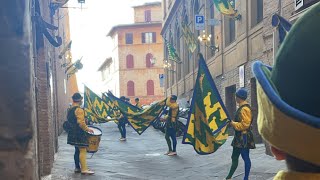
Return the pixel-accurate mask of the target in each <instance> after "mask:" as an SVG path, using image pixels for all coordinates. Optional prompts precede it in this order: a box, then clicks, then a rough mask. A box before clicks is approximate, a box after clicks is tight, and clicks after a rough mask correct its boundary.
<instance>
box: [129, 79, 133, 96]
mask: <svg viewBox="0 0 320 180" xmlns="http://www.w3.org/2000/svg"><path fill="white" fill-rule="evenodd" d="M127 94H128V96H134V82H133V81H128V83H127Z"/></svg>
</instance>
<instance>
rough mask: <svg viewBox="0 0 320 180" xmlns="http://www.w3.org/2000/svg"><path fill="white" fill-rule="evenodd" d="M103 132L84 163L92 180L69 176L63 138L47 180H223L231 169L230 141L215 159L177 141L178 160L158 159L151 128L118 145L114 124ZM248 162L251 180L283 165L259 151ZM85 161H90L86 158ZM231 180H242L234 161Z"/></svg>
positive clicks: (69, 151)
mask: <svg viewBox="0 0 320 180" xmlns="http://www.w3.org/2000/svg"><path fill="white" fill-rule="evenodd" d="M97 127H99V128H101V129H102V131H103V135H102V140H101V142H100V147H99V151H98V152H97V153H96V154H94V156H93V157H92V158H91V159H88V165H89V167H90V169H92V170H94V171H95V175H92V176H84V175H80V174H74V173H73V169H74V164H73V153H74V147H73V146H70V145H67V144H66V137H67V136H66V134H65V133H63V134H62V135H61V136H60V137H59V152H58V153H57V155H56V158H55V159H56V160H55V163H54V167H53V170H52V174H51V175H50V176H48V177H47V178H48V179H54V180H56V179H76V180H78V179H89V180H105V179H107V180H119V179H124V180H146V179H151V180H158V179H159V180H160V179H169V180H171V179H174V180H205V179H210V180H215V179H217V180H218V179H220V180H221V179H224V177H225V176H226V174H227V173H228V170H229V168H230V165H231V159H230V157H231V152H232V147H231V146H230V144H231V138H232V137H231V138H230V139H228V141H227V142H226V144H225V145H223V146H222V147H221V148H220V149H219V150H218V151H217V152H216V153H214V154H211V155H205V156H204V155H203V156H200V155H198V154H196V153H195V151H194V150H193V147H192V146H191V145H184V144H181V141H182V138H178V142H179V143H178V146H177V151H178V156H176V157H169V156H165V155H163V153H164V152H166V151H167V145H166V141H165V139H164V134H163V133H161V132H160V131H158V130H155V129H154V128H153V127H150V128H148V129H147V130H146V132H144V133H143V134H142V135H141V136H139V135H138V134H137V133H136V132H134V130H133V129H132V128H131V127H127V141H126V142H120V141H119V136H120V133H119V131H118V128H117V126H116V124H114V123H112V122H111V123H107V124H102V125H100V126H99V125H98V126H97ZM250 156H251V161H252V169H251V175H250V179H251V180H263V179H271V178H272V177H273V176H274V175H275V173H276V172H277V171H278V170H279V169H284V168H285V165H284V163H283V162H279V161H276V160H274V159H273V158H272V157H270V156H267V155H265V154H264V146H263V145H262V144H259V145H257V149H255V150H252V151H251V153H250ZM88 158H90V155H88ZM239 162H240V163H239V166H238V169H237V171H236V172H235V177H234V179H239V180H240V179H243V171H244V167H243V161H242V160H240V161H239Z"/></svg>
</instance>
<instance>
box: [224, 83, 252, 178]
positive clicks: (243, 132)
mask: <svg viewBox="0 0 320 180" xmlns="http://www.w3.org/2000/svg"><path fill="white" fill-rule="evenodd" d="M247 97H248V92H247V90H246V89H244V88H240V89H238V90H237V92H236V97H235V98H236V102H237V103H238V104H239V108H238V110H237V111H236V114H235V120H234V121H231V122H230V125H231V126H232V127H233V128H234V130H235V135H234V138H233V141H232V144H231V145H232V146H233V151H232V156H231V159H232V165H231V168H230V171H229V174H228V176H227V177H226V179H231V177H232V175H233V173H234V172H235V171H236V169H237V167H238V163H239V156H240V155H241V157H242V159H243V161H244V165H245V173H244V178H243V179H244V180H247V179H248V178H249V173H250V168H251V161H250V157H249V152H250V149H254V148H256V147H255V143H254V140H253V134H252V131H251V124H252V113H251V108H250V105H249V104H248V103H247V101H246V99H247Z"/></svg>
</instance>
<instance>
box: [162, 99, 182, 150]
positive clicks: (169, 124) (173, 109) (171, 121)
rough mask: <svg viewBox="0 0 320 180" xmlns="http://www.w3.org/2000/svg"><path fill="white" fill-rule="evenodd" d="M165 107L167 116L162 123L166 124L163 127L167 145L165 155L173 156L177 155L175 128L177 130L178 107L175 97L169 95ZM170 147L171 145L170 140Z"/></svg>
mask: <svg viewBox="0 0 320 180" xmlns="http://www.w3.org/2000/svg"><path fill="white" fill-rule="evenodd" d="M166 105H167V106H168V107H169V110H168V114H167V115H166V116H165V118H164V119H162V121H165V122H166V125H165V138H166V141H167V144H168V148H169V150H168V152H166V153H165V155H168V156H175V155H177V151H176V147H177V138H176V128H177V119H178V114H179V105H178V104H177V96H176V95H171V97H170V98H168V100H167V102H166ZM170 138H171V140H172V145H171V140H170Z"/></svg>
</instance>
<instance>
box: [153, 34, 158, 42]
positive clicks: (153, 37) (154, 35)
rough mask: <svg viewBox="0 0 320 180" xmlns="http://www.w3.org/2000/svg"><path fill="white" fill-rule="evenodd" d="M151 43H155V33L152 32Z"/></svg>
mask: <svg viewBox="0 0 320 180" xmlns="http://www.w3.org/2000/svg"><path fill="white" fill-rule="evenodd" d="M152 42H153V43H156V42H157V34H156V33H155V32H152Z"/></svg>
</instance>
